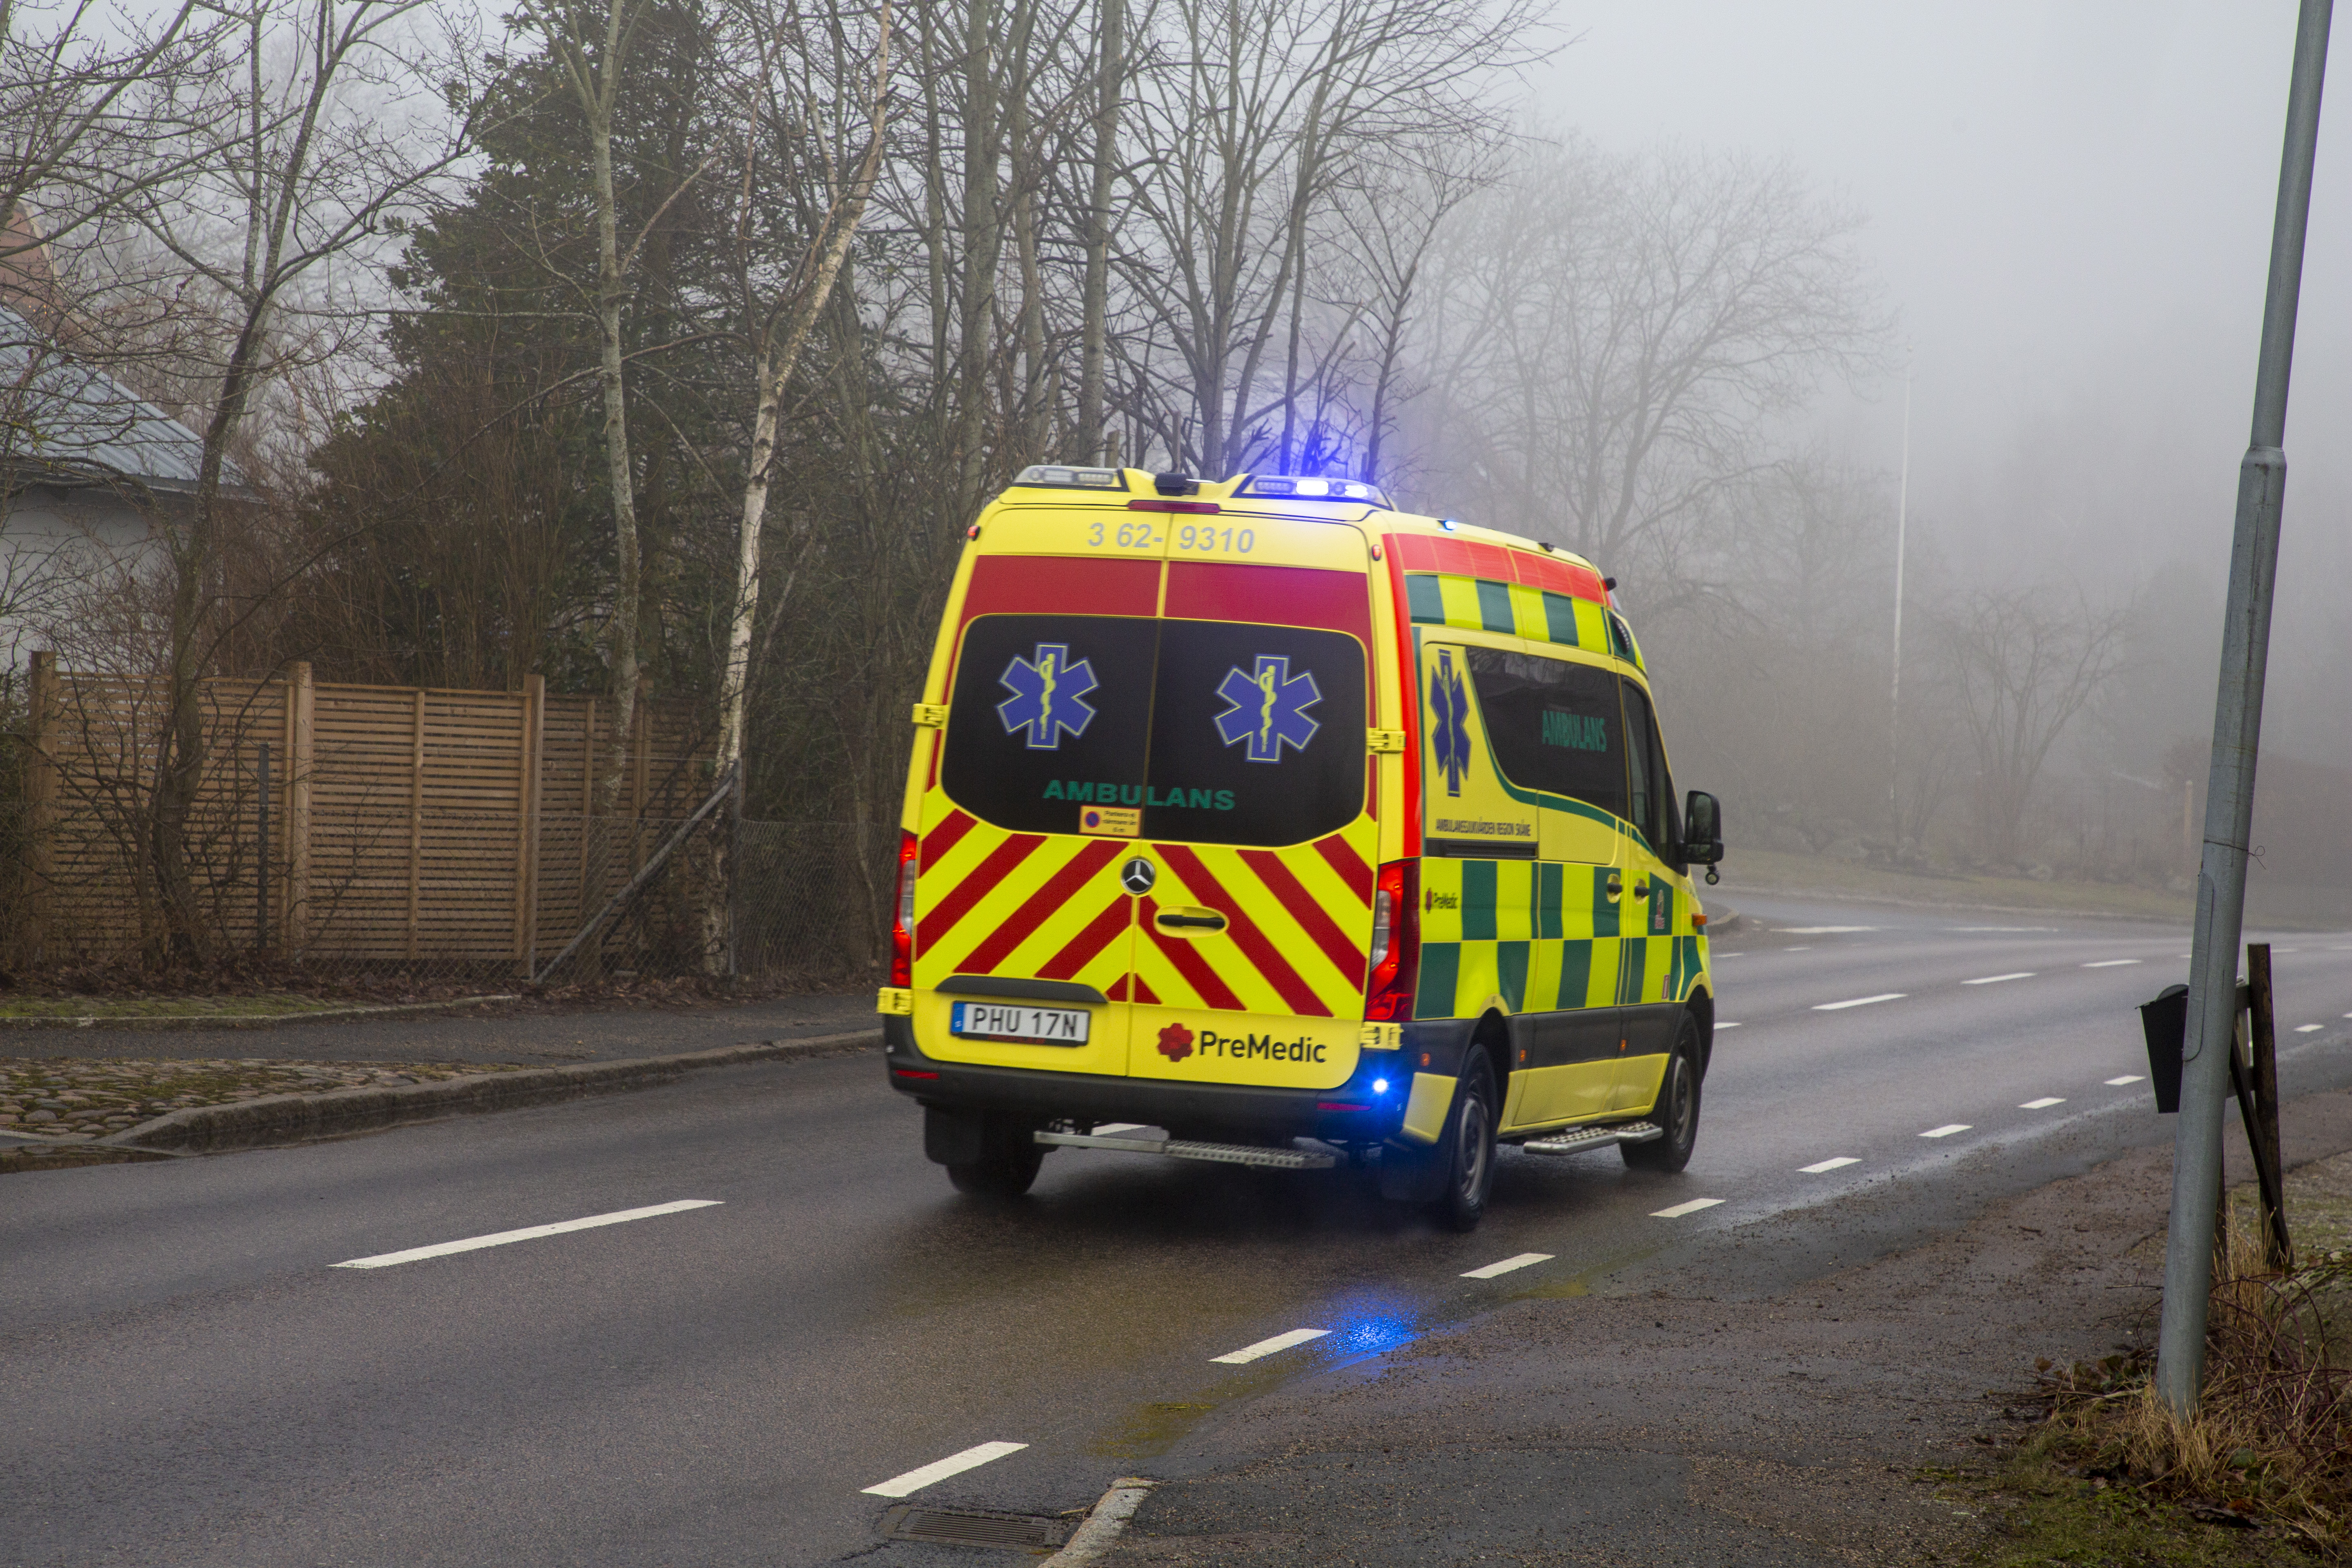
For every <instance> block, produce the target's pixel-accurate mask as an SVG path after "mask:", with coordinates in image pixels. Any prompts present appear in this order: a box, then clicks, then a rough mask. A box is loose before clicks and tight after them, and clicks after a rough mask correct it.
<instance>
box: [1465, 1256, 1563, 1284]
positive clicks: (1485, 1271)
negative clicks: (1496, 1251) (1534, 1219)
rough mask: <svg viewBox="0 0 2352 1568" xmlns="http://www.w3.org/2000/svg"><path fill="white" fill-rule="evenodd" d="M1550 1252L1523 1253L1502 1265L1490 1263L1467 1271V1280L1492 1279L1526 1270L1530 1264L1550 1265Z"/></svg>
mask: <svg viewBox="0 0 2352 1568" xmlns="http://www.w3.org/2000/svg"><path fill="white" fill-rule="evenodd" d="M1551 1259H1552V1255H1551V1254H1550V1253H1549V1252H1522V1253H1520V1254H1519V1255H1518V1256H1517V1258H1504V1259H1503V1261H1501V1262H1500V1263H1489V1264H1488V1265H1486V1268H1469V1269H1465V1270H1464V1271H1463V1274H1462V1278H1464V1279H1493V1278H1494V1277H1495V1276H1496V1275H1497V1274H1508V1273H1509V1272H1510V1271H1511V1270H1512V1269H1514V1268H1526V1267H1527V1266H1528V1264H1530V1263H1549V1262H1550V1261H1551Z"/></svg>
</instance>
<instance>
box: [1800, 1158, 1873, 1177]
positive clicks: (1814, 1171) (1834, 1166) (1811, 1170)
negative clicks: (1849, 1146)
mask: <svg viewBox="0 0 2352 1568" xmlns="http://www.w3.org/2000/svg"><path fill="white" fill-rule="evenodd" d="M1861 1163H1862V1162H1861V1161H1859V1160H1857V1159H1855V1158H1854V1157H1853V1155H1851V1154H1840V1155H1838V1156H1837V1157H1836V1158H1835V1159H1831V1160H1823V1161H1821V1162H1820V1163H1817V1164H1811V1165H1800V1166H1798V1167H1797V1169H1798V1170H1800V1171H1801V1172H1803V1173H1805V1174H1806V1175H1808V1176H1818V1175H1820V1174H1821V1173H1822V1172H1823V1171H1834V1170H1838V1169H1840V1168H1842V1167H1843V1166H1846V1165H1859V1164H1861Z"/></svg>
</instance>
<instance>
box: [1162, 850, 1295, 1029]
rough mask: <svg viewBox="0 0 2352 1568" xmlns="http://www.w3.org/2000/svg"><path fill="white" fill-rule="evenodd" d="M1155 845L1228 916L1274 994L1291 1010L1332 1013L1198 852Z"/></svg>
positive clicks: (1198, 893)
mask: <svg viewBox="0 0 2352 1568" xmlns="http://www.w3.org/2000/svg"><path fill="white" fill-rule="evenodd" d="M1157 848H1158V849H1159V851H1160V858H1161V859H1163V860H1165V861H1167V862H1168V868H1169V869H1170V870H1171V871H1173V872H1175V873H1176V875H1177V877H1178V878H1179V879H1181V881H1182V882H1183V884H1184V885H1185V887H1186V888H1188V889H1191V890H1192V895H1193V896H1194V897H1195V898H1197V899H1199V900H1201V901H1202V903H1204V904H1206V905H1208V906H1209V907H1210V908H1211V909H1213V910H1216V911H1217V912H1218V913H1219V914H1221V915H1223V916H1224V917H1225V934H1226V935H1227V936H1230V937H1232V938H1233V939H1234V946H1235V947H1238V948H1240V949H1241V950H1242V955H1243V956H1244V957H1245V958H1247V959H1248V960H1249V961H1250V962H1251V963H1254V964H1255V965H1256V966H1257V972H1258V973H1260V974H1263V975H1265V979H1266V984H1269V985H1272V986H1273V987H1274V989H1275V994H1276V995H1278V996H1280V997H1281V998H1282V999H1283V1001H1284V1002H1286V1003H1287V1004H1288V1005H1289V1006H1290V1010H1291V1011H1292V1012H1294V1013H1301V1014H1307V1015H1310V1016H1314V1017H1318V1018H1328V1017H1329V1016H1331V1009H1330V1008H1328V1007H1326V1006H1325V1005H1323V999H1322V998H1321V997H1320V996H1318V995H1317V994H1315V989H1314V987H1312V986H1310V985H1308V984H1307V982H1306V981H1304V980H1301V979H1300V978H1299V977H1298V971H1297V970H1295V969H1293V968H1291V967H1290V963H1289V961H1288V960H1286V959H1285V958H1284V957H1283V956H1282V954H1281V952H1278V951H1277V950H1276V947H1275V945H1274V943H1272V942H1268V941H1267V940H1266V938H1265V932H1264V931H1260V930H1258V929H1257V926H1256V925H1255V923H1254V922H1253V921H1251V920H1250V918H1249V916H1247V915H1246V914H1244V913H1243V912H1242V907H1241V905H1239V904H1237V903H1235V902H1234V896H1233V895H1232V894H1231V893H1228V892H1226V891H1225V889H1224V887H1223V884H1221V883H1220V882H1218V880H1217V879H1216V878H1215V877H1214V876H1213V874H1211V872H1210V870H1209V868H1208V867H1207V865H1206V864H1204V863H1203V862H1202V859H1201V857H1200V856H1199V854H1197V853H1196V852H1195V851H1193V850H1192V849H1191V848H1188V847H1185V846H1183V845H1181V844H1161V845H1159V846H1157Z"/></svg>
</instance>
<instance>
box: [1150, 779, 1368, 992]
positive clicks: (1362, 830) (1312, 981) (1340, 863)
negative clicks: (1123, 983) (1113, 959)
mask: <svg viewBox="0 0 2352 1568" xmlns="http://www.w3.org/2000/svg"><path fill="white" fill-rule="evenodd" d="M1374 833H1375V827H1374V825H1373V823H1372V821H1371V819H1370V818H1369V817H1365V818H1360V819H1359V820H1358V821H1357V822H1355V823H1354V824H1352V825H1350V826H1348V827H1346V828H1344V829H1342V830H1341V831H1340V832H1339V833H1335V834H1332V835H1330V836H1329V837H1326V838H1323V839H1321V840H1319V841H1318V842H1317V843H1315V844H1313V845H1303V846H1299V847H1295V848H1289V849H1280V850H1276V849H1234V848H1225V847H1217V846H1212V845H1193V844H1154V845H1151V846H1150V854H1151V856H1152V858H1154V859H1156V860H1158V861H1159V862H1160V882H1159V885H1158V886H1157V887H1155V888H1153V889H1152V890H1151V895H1150V898H1149V899H1147V900H1143V902H1144V904H1145V908H1144V909H1143V910H1142V911H1141V913H1140V918H1139V920H1138V921H1137V922H1136V924H1137V930H1138V936H1137V940H1136V942H1135V974H1136V980H1137V984H1138V985H1139V986H1141V987H1148V988H1149V991H1150V994H1151V995H1153V996H1154V997H1156V998H1157V999H1158V1000H1159V1001H1160V1003H1162V1004H1163V1005H1167V1006H1171V1007H1204V1008H1208V1009H1211V1010H1213V1011H1217V1012H1234V1013H1266V1014H1286V1013H1287V1014H1296V1015H1297V1016H1301V1017H1309V1018H1338V1017H1350V1016H1361V1010H1362V1007H1363V1001H1364V960H1365V953H1364V948H1365V944H1366V943H1367V942H1369V941H1370V936H1371V925H1372V881H1373V878H1372V858H1373V855H1374V853H1375V849H1374V843H1375V840H1374ZM1177 905H1194V906H1198V907H1200V908H1203V909H1210V910H1216V911H1217V912H1218V913H1219V914H1221V915H1223V916H1224V917H1225V921H1226V925H1225V929H1224V930H1223V931H1214V932H1205V933H1202V934H1198V935H1185V936H1179V935H1175V934H1173V933H1171V932H1168V931H1162V930H1160V928H1159V926H1158V924H1157V923H1156V921H1155V920H1154V917H1155V916H1156V915H1157V914H1158V913H1159V911H1160V910H1164V909H1168V908H1171V907H1173V906H1177ZM1138 999H1139V1000H1140V999H1141V998H1140V996H1139V998H1138Z"/></svg>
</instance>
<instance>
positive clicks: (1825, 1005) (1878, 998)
mask: <svg viewBox="0 0 2352 1568" xmlns="http://www.w3.org/2000/svg"><path fill="white" fill-rule="evenodd" d="M1907 994H1908V993H1906V992H1902V991H1882V992H1880V993H1879V994H1877V995H1875V996H1857V997H1855V998H1854V999H1853V1001H1851V1002H1820V1003H1816V1004H1814V1006H1813V1011H1814V1012H1816V1013H1834V1012H1837V1011H1838V1010H1839V1009H1841V1008H1843V1007H1867V1006H1869V1005H1871V1004H1872V1003H1873V1002H1900V1001H1902V1000H1903V998H1904V997H1905V996H1906V995H1907Z"/></svg>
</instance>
